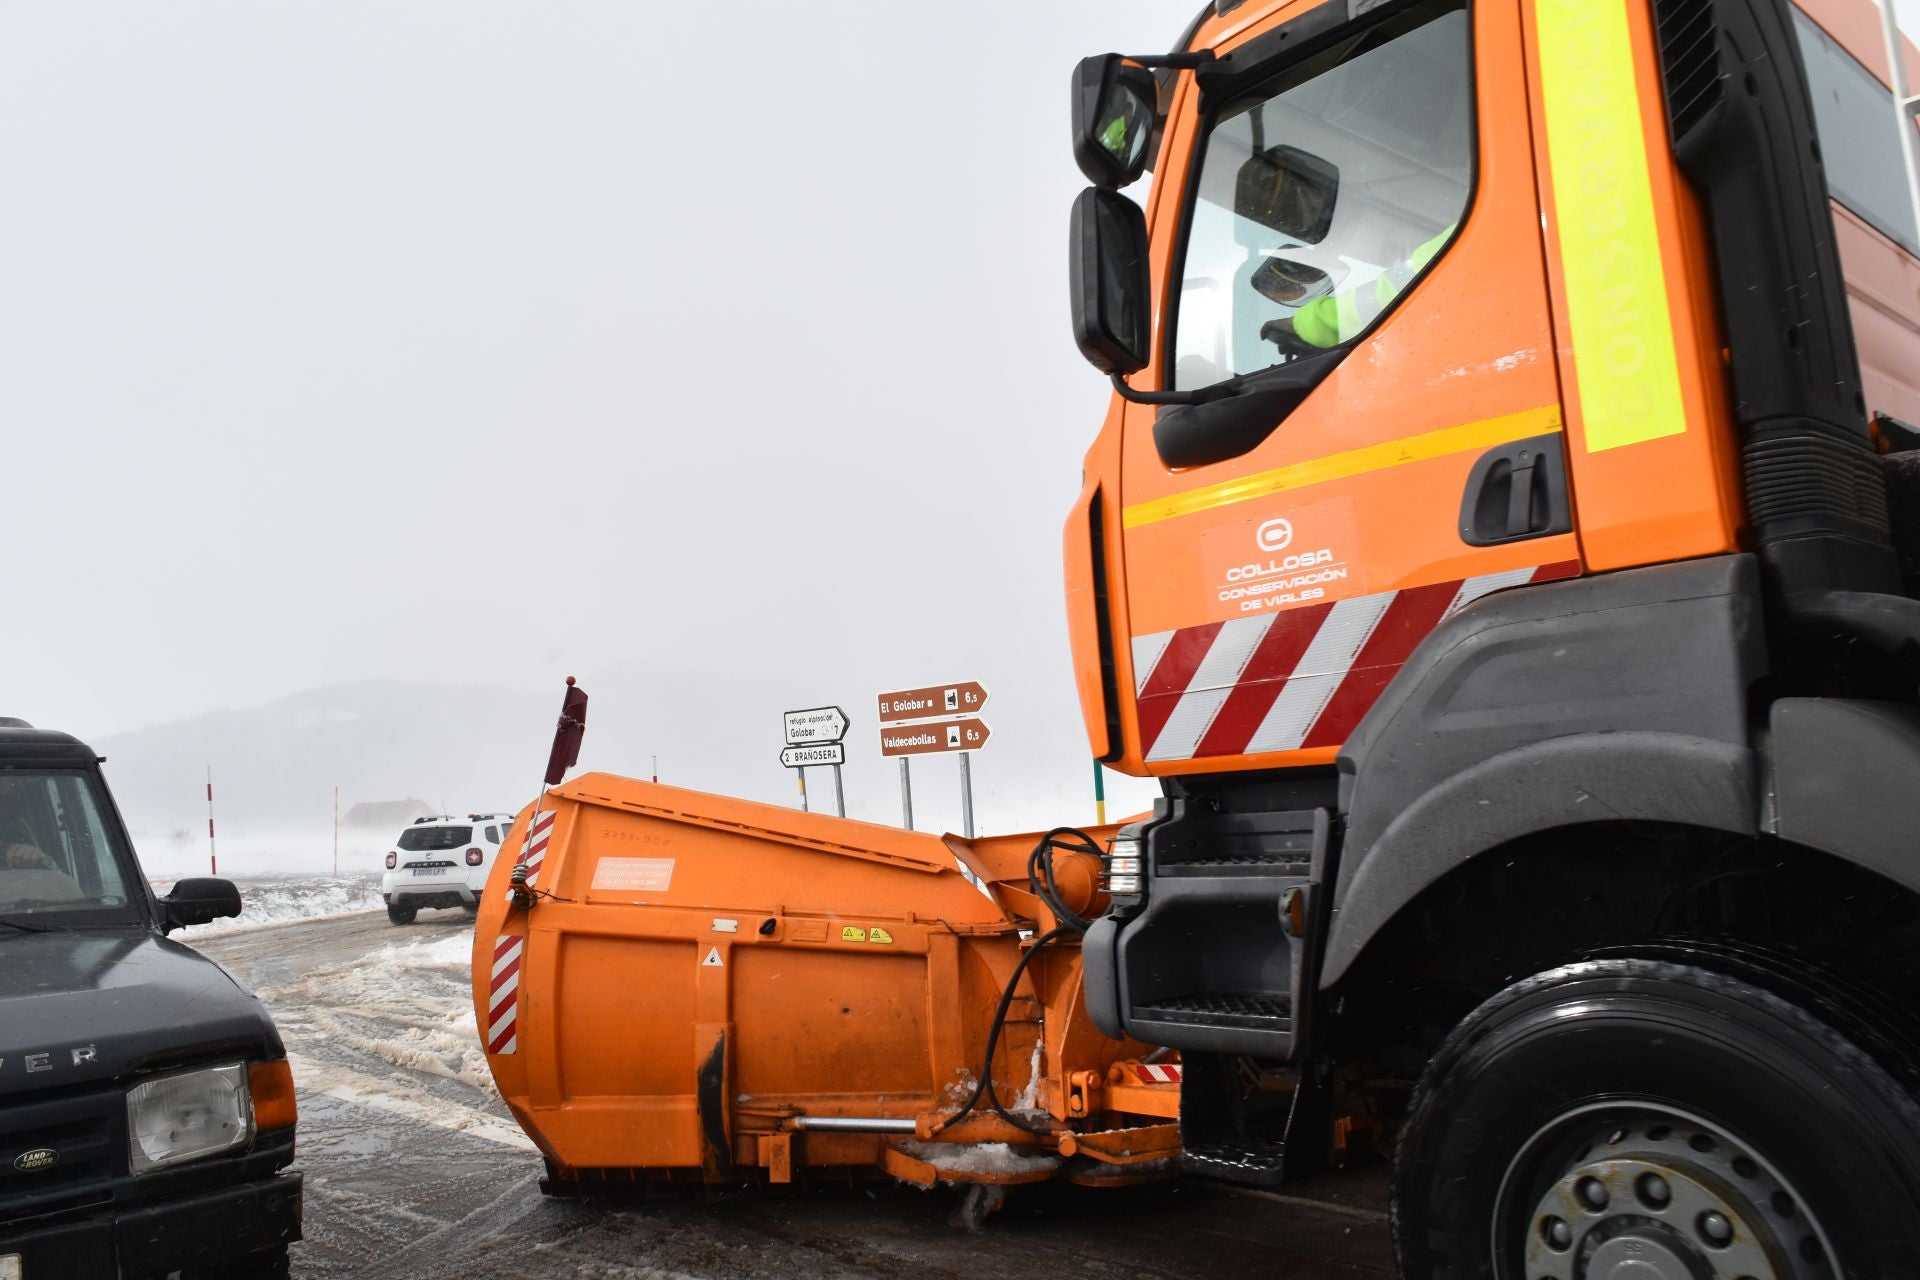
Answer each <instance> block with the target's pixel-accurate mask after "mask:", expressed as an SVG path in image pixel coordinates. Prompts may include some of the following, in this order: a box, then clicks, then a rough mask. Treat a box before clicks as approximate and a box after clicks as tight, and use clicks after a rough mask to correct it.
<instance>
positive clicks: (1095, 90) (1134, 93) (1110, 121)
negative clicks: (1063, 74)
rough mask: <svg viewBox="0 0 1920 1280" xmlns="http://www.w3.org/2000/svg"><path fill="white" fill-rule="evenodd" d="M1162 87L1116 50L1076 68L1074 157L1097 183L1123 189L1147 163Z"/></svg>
mask: <svg viewBox="0 0 1920 1280" xmlns="http://www.w3.org/2000/svg"><path fill="white" fill-rule="evenodd" d="M1159 98H1160V86H1159V84H1158V83H1157V82H1156V81H1155V80H1154V78H1153V73H1152V72H1151V71H1149V70H1147V69H1146V68H1145V67H1143V66H1141V65H1140V64H1139V63H1137V62H1128V61H1127V60H1126V59H1124V58H1122V57H1121V56H1120V55H1119V54H1117V53H1102V54H1098V55H1096V56H1094V57H1091V58H1082V59H1081V60H1080V65H1079V66H1077V67H1075V68H1074V69H1073V158H1074V160H1075V161H1076V162H1077V163H1078V164H1079V166H1080V172H1082V173H1084V174H1086V175H1087V181H1088V182H1091V183H1092V184H1093V185H1094V186H1096V187H1108V188H1115V187H1124V186H1126V185H1127V184H1128V183H1129V182H1132V181H1133V180H1134V179H1135V178H1138V177H1139V176H1140V174H1141V173H1142V171H1144V170H1145V169H1146V167H1147V160H1148V159H1149V157H1148V155H1147V146H1148V144H1149V143H1151V142H1152V141H1153V126H1154V117H1155V114H1156V111H1155V107H1156V104H1157V103H1158V101H1159Z"/></svg>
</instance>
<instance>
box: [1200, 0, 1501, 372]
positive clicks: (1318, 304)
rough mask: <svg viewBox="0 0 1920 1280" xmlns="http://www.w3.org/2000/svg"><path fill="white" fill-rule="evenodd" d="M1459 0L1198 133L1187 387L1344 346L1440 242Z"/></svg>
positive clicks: (1325, 57)
mask: <svg viewBox="0 0 1920 1280" xmlns="http://www.w3.org/2000/svg"><path fill="white" fill-rule="evenodd" d="M1471 70H1472V58H1471V50H1470V47H1469V30H1468V25H1467V15H1466V14H1465V12H1463V11H1462V10H1461V7H1460V3H1459V0H1429V2H1428V3H1426V4H1422V5H1418V6H1415V7H1414V8H1412V9H1409V10H1406V11H1404V12H1402V13H1400V14H1398V15H1397V16H1395V17H1394V18H1392V19H1389V20H1387V21H1384V22H1379V23H1375V24H1373V25H1371V26H1368V27H1366V28H1364V29H1362V30H1360V31H1357V32H1356V33H1355V34H1353V35H1352V36H1350V37H1348V38H1347V39H1346V40H1343V41H1341V42H1340V43H1338V44H1336V45H1335V46H1334V47H1332V48H1330V49H1326V50H1323V51H1322V52H1320V53H1318V54H1315V55H1313V56H1311V57H1309V58H1307V59H1305V60H1304V61H1302V62H1299V63H1296V64H1294V65H1293V66H1292V67H1290V68H1288V69H1287V70H1286V71H1285V72H1284V73H1283V75H1282V77H1281V78H1280V80H1279V81H1278V82H1276V83H1274V84H1272V85H1270V86H1269V88H1268V90H1267V92H1265V93H1263V94H1260V95H1257V96H1254V97H1251V98H1244V99H1241V100H1239V101H1237V102H1232V103H1229V104H1228V105H1227V106H1226V107H1225V108H1224V109H1223V110H1222V111H1221V112H1220V113H1219V115H1218V116H1216V117H1215V118H1214V120H1213V121H1212V123H1211V125H1210V126H1209V130H1208V134H1207V138H1206V142H1205V158H1204V160H1203V161H1202V164H1201V168H1200V176H1199V180H1198V188H1197V190H1196V192H1195V199H1194V203H1193V216H1192V222H1191V225H1190V227H1189V229H1188V235H1187V249H1186V259H1185V269H1184V270H1183V272H1182V274H1181V286H1180V309H1179V312H1178V315H1177V318H1176V321H1175V357H1174V383H1175V386H1176V387H1178V388H1180V389H1182V390H1191V389H1194V388H1198V387H1206V386H1211V385H1212V384H1214V383H1216V382H1222V381H1224V380H1226V379H1228V378H1234V377H1239V376H1240V375H1242V374H1248V373H1253V372H1256V371H1258V370H1261V369H1266V368H1268V367H1270V366H1272V365H1276V364H1283V363H1285V362H1286V361H1288V360H1291V359H1297V358H1299V357H1301V356H1305V355H1310V354H1313V353H1314V352H1316V351H1321V350H1326V349H1328V348H1331V347H1335V346H1340V345H1342V344H1344V343H1347V342H1350V341H1352V340H1353V339H1354V338H1355V337H1357V336H1359V334H1360V333H1361V332H1363V331H1364V330H1365V329H1367V328H1368V327H1369V326H1370V325H1371V324H1372V322H1373V320H1374V319H1375V318H1376V317H1378V316H1379V315H1381V314H1383V313H1384V312H1385V311H1386V310H1387V309H1388V308H1389V307H1391V306H1392V304H1393V302H1394V300H1395V299H1396V298H1397V297H1398V295H1399V294H1400V293H1401V292H1402V291H1404V290H1405V289H1406V288H1407V286H1408V285H1409V284H1410V283H1411V282H1412V281H1413V279H1414V277H1415V276H1417V275H1418V274H1419V273H1420V270H1421V269H1422V268H1423V267H1425V266H1426V264H1427V263H1428V262H1430V261H1432V260H1433V259H1434V258H1435V257H1437V256H1438V255H1439V253H1440V252H1441V251H1442V250H1443V249H1444V248H1445V247H1446V244H1447V242H1448V241H1449V240H1450V239H1451V238H1452V235H1453V232H1454V230H1455V229H1456V228H1457V227H1458V226H1459V223H1460V218H1461V215H1462V213H1464V211H1465V210H1466V206H1467V197H1468V195H1469V193H1470V191H1471V188H1472V174H1473V119H1472V115H1473V92H1472V75H1471Z"/></svg>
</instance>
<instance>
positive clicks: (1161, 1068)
mask: <svg viewBox="0 0 1920 1280" xmlns="http://www.w3.org/2000/svg"><path fill="white" fill-rule="evenodd" d="M1134 1071H1135V1072H1137V1073H1138V1074H1139V1076H1140V1083H1141V1084H1179V1083H1180V1064H1179V1063H1177V1062H1174V1063H1162V1062H1142V1063H1140V1064H1138V1065H1137V1066H1135V1067H1134Z"/></svg>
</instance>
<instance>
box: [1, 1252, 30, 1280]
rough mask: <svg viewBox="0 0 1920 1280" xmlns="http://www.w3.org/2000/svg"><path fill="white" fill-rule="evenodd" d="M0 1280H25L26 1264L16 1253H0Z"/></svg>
mask: <svg viewBox="0 0 1920 1280" xmlns="http://www.w3.org/2000/svg"><path fill="white" fill-rule="evenodd" d="M0 1280H27V1264H26V1263H24V1262H22V1261H20V1255H19V1254H17V1253H0Z"/></svg>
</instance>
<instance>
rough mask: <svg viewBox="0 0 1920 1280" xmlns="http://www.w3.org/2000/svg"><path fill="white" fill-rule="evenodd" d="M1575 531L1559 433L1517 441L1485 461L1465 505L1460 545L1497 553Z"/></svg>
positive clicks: (1470, 482) (1476, 469)
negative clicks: (1497, 548)
mask: <svg viewBox="0 0 1920 1280" xmlns="http://www.w3.org/2000/svg"><path fill="white" fill-rule="evenodd" d="M1572 528H1573V503H1572V502H1571V500H1570V499H1569V498H1568V495H1567V468H1566V462H1565V458H1564V455H1563V453H1562V451H1561V436H1560V433H1559V432H1557V431H1556V432H1553V433H1551V434H1549V435H1543V436H1530V437H1528V438H1527V439H1525V440H1515V441H1513V442H1511V443H1509V444H1503V445H1501V446H1499V447H1498V448H1495V449H1489V450H1488V451H1487V452H1486V453H1483V454H1481V455H1480V459H1479V461H1477V462H1475V463H1474V464H1473V471H1472V472H1471V473H1470V474H1469V475H1468V476H1467V490H1466V493H1465V494H1464V495H1462V497H1461V499H1460V540H1461V541H1462V542H1465V543H1466V544H1467V545H1468V546H1473V547H1493V546H1498V545H1500V544H1501V543H1503V542H1518V541H1520V540H1521V539H1523V538H1544V537H1547V536H1549V535H1551V534H1556V533H1566V532H1569V531H1570V530H1571V529H1572Z"/></svg>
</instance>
